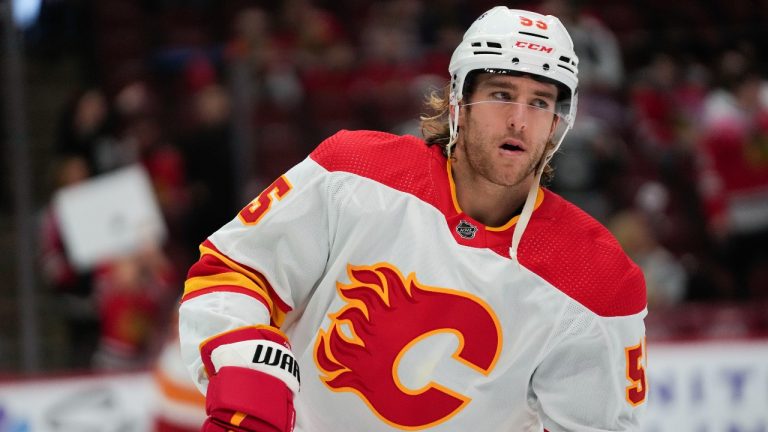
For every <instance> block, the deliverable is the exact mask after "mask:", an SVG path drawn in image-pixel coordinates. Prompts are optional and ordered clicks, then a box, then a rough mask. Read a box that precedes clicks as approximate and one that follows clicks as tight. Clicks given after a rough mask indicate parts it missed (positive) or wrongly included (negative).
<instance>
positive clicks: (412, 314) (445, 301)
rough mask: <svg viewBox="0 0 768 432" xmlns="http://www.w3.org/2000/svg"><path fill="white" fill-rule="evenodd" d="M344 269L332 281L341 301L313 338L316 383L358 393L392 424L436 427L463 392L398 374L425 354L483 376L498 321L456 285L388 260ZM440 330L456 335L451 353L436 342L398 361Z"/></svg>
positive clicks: (491, 360)
mask: <svg viewBox="0 0 768 432" xmlns="http://www.w3.org/2000/svg"><path fill="white" fill-rule="evenodd" d="M347 274H348V276H349V279H350V281H351V282H350V283H349V284H343V283H338V284H337V291H338V293H339V296H340V297H341V299H342V300H344V301H345V302H346V304H345V305H344V306H343V307H341V309H339V311H338V312H335V313H332V314H330V315H329V316H328V317H329V318H330V319H331V322H330V324H329V325H328V327H327V328H326V329H320V331H319V332H318V335H317V339H316V341H315V350H314V351H315V356H314V357H315V364H316V365H317V367H318V370H319V371H320V372H321V375H320V379H321V380H322V381H323V383H325V385H326V386H327V387H328V388H329V389H330V390H331V391H333V392H352V393H355V394H357V395H358V396H359V397H360V398H362V400H363V401H364V402H365V404H366V405H367V406H368V408H370V409H371V411H372V412H373V413H374V414H375V415H376V416H377V417H378V418H379V419H380V420H382V421H383V422H385V423H387V424H389V425H390V426H393V427H396V428H398V429H406V430H420V429H425V428H428V427H431V426H435V425H437V424H440V423H443V422H445V421H447V420H448V419H450V418H451V417H453V416H454V415H456V414H457V413H459V412H460V411H461V410H462V409H463V408H464V407H465V406H467V404H469V403H471V399H470V398H469V397H468V396H465V395H463V394H461V393H459V392H458V391H456V390H453V389H450V388H447V387H445V386H442V385H440V384H438V383H436V382H434V381H430V382H429V383H428V384H426V385H424V386H423V387H421V388H419V389H413V388H409V387H408V386H407V385H406V384H405V383H404V381H403V378H402V377H405V376H409V375H410V374H413V373H417V374H422V373H423V370H422V369H423V367H424V366H425V365H426V364H427V363H424V362H431V361H438V362H440V361H442V362H444V361H459V362H461V363H462V364H464V365H465V366H467V367H468V374H469V375H470V376H472V375H475V374H481V376H482V375H485V376H487V375H488V374H489V373H490V372H491V370H493V368H494V366H495V365H496V360H497V359H498V357H499V354H500V352H501V344H502V335H501V326H500V324H499V321H498V318H497V317H496V315H495V313H494V312H493V310H492V309H491V308H490V306H488V304H486V303H485V302H484V301H483V300H481V299H480V298H479V297H476V296H474V295H472V294H469V293H466V292H463V291H454V290H450V289H446V288H439V287H430V286H425V285H422V284H421V283H420V282H419V281H418V280H417V279H416V276H415V275H414V274H413V273H411V274H410V275H408V276H407V277H404V276H403V275H402V273H401V272H400V271H399V270H398V269H397V268H395V267H394V266H392V265H391V264H387V263H378V264H375V265H373V266H348V268H347ZM440 333H446V334H451V335H454V336H455V337H456V338H458V339H459V341H460V343H459V344H458V347H457V348H456V349H455V352H454V351H450V350H449V351H446V352H443V351H441V350H442V348H443V346H442V345H439V346H438V347H434V348H431V349H433V350H435V351H432V354H437V353H439V354H438V356H437V357H435V356H434V355H433V356H432V357H433V358H432V359H430V360H426V359H425V358H424V357H421V356H420V355H417V356H416V360H414V362H412V363H408V365H407V366H403V364H404V361H403V358H404V357H405V356H406V355H407V353H408V352H409V351H410V350H411V349H413V347H414V345H416V344H418V343H421V342H422V341H425V340H427V339H428V338H429V337H431V336H434V335H437V334H440ZM419 352H420V353H424V351H419ZM403 367H405V368H406V369H407V370H403V369H402V368H403ZM428 369H431V368H428ZM402 374H405V375H402Z"/></svg>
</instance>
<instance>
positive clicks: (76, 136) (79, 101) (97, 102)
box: [55, 87, 117, 175]
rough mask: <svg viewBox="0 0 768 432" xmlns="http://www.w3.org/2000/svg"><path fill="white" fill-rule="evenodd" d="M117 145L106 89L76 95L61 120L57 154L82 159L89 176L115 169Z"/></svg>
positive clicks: (90, 89) (88, 90) (86, 91)
mask: <svg viewBox="0 0 768 432" xmlns="http://www.w3.org/2000/svg"><path fill="white" fill-rule="evenodd" d="M116 145H117V144H116V137H115V118H114V113H113V111H112V109H111V107H110V105H109V101H108V100H107V97H106V95H105V94H104V92H103V91H101V90H100V89H99V88H95V87H94V88H89V89H87V90H85V91H83V92H81V93H79V94H77V95H76V96H75V98H74V99H73V101H72V102H71V103H70V104H69V105H68V106H67V107H65V109H64V111H63V113H62V116H61V118H60V120H59V130H58V136H57V139H56V143H55V151H56V154H57V155H58V156H59V157H68V156H78V157H81V158H83V159H84V160H85V161H86V163H87V164H88V170H89V172H90V175H97V174H101V173H104V172H106V171H108V170H109V169H111V168H114V164H113V163H112V162H111V160H110V159H113V158H112V157H111V153H112V149H113V148H115V146H116Z"/></svg>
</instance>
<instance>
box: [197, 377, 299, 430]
mask: <svg viewBox="0 0 768 432" xmlns="http://www.w3.org/2000/svg"><path fill="white" fill-rule="evenodd" d="M206 412H207V413H208V415H209V416H211V418H212V419H209V422H210V423H224V424H227V425H232V426H235V427H236V428H231V427H230V430H243V431H253V432H289V431H291V430H293V425H294V422H295V411H294V408H293V392H292V391H291V390H290V389H289V388H288V386H286V385H285V383H284V382H283V381H282V380H280V379H278V378H275V377H273V376H271V375H268V374H266V373H263V372H260V371H258V370H253V369H248V368H242V367H236V366H225V367H222V368H221V369H220V370H219V371H218V372H217V373H216V375H213V376H212V377H211V378H210V384H209V385H208V393H207V394H206ZM210 426H214V425H213V424H211V425H210ZM238 428H239V429H238ZM212 430H216V429H215V428H214V429H212Z"/></svg>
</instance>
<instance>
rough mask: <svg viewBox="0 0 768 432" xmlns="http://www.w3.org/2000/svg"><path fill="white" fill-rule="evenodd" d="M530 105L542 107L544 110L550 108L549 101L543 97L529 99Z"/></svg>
mask: <svg viewBox="0 0 768 432" xmlns="http://www.w3.org/2000/svg"><path fill="white" fill-rule="evenodd" d="M530 105H531V106H534V107H536V108H540V109H544V110H548V109H550V106H551V105H550V103H549V101H546V100H544V99H534V100H533V101H531V103H530Z"/></svg>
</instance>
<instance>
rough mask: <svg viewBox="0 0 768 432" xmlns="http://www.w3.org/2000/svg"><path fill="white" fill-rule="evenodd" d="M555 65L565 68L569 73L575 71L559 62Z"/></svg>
mask: <svg viewBox="0 0 768 432" xmlns="http://www.w3.org/2000/svg"><path fill="white" fill-rule="evenodd" d="M557 66H558V67H561V68H563V69H565V70H567V71H568V72H570V73H575V72H574V71H573V69H571V68H569V67H568V66H563V65H561V64H559V65H557Z"/></svg>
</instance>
